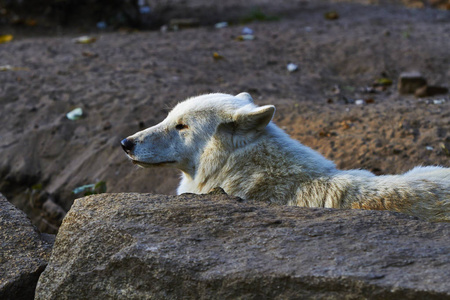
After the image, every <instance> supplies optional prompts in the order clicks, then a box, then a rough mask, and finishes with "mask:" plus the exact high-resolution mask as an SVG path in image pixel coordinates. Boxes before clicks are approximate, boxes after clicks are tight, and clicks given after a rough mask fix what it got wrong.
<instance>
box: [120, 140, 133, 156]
mask: <svg viewBox="0 0 450 300" xmlns="http://www.w3.org/2000/svg"><path fill="white" fill-rule="evenodd" d="M120 144H121V145H122V148H123V150H124V151H125V152H126V153H130V152H131V150H133V148H134V142H133V141H132V140H129V139H123V140H122V141H121V142H120Z"/></svg>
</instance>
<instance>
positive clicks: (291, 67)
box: [286, 63, 298, 73]
mask: <svg viewBox="0 0 450 300" xmlns="http://www.w3.org/2000/svg"><path fill="white" fill-rule="evenodd" d="M286 68H287V70H288V71H289V72H291V73H292V72H295V71H297V70H298V66H297V65H296V64H293V63H289V64H288V65H287V67H286Z"/></svg>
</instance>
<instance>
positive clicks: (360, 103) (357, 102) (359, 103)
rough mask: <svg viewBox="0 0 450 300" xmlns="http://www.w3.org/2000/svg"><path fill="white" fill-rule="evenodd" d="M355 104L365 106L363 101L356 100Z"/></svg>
mask: <svg viewBox="0 0 450 300" xmlns="http://www.w3.org/2000/svg"><path fill="white" fill-rule="evenodd" d="M355 104H356V105H364V104H366V101H364V100H363V99H358V100H355Z"/></svg>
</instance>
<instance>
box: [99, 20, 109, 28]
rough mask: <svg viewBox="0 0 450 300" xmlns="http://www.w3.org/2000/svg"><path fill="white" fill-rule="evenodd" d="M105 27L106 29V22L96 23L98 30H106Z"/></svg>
mask: <svg viewBox="0 0 450 300" xmlns="http://www.w3.org/2000/svg"><path fill="white" fill-rule="evenodd" d="M106 27H107V25H106V22H103V21H101V22H98V23H97V28H98V29H106Z"/></svg>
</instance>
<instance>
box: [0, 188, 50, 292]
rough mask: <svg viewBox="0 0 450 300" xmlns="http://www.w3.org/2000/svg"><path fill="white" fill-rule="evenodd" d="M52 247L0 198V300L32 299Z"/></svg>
mask: <svg viewBox="0 0 450 300" xmlns="http://www.w3.org/2000/svg"><path fill="white" fill-rule="evenodd" d="M52 245H53V238H52V236H51V235H47V234H44V235H41V234H40V233H39V232H38V231H37V230H36V227H34V226H33V225H32V224H31V221H30V220H29V219H28V218H27V216H26V215H25V213H24V212H22V211H20V210H18V209H17V208H15V207H14V206H13V205H12V204H11V203H9V202H8V200H6V198H5V197H3V195H2V194H0V299H33V297H34V291H35V288H36V284H37V281H38V278H39V275H40V274H41V273H42V271H43V270H44V268H45V266H46V265H47V262H48V259H49V258H50V252H51V248H52Z"/></svg>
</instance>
